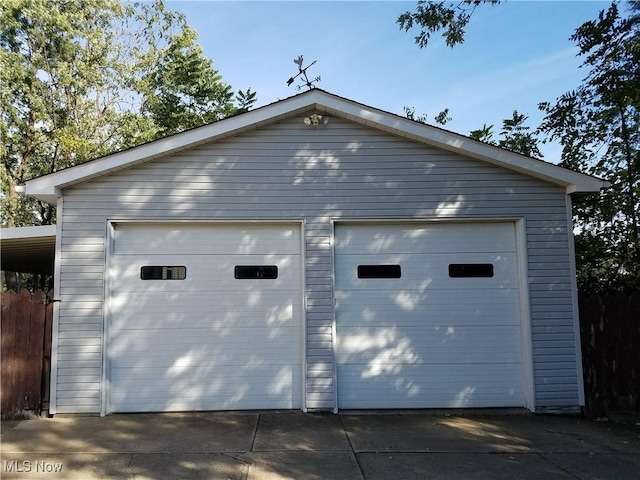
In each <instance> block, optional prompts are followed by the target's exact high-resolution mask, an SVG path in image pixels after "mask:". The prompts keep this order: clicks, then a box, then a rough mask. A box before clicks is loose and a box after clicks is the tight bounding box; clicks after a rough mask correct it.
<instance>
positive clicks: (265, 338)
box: [107, 223, 303, 412]
mask: <svg viewBox="0 0 640 480" xmlns="http://www.w3.org/2000/svg"><path fill="white" fill-rule="evenodd" d="M112 237H113V239H112V240H113V249H112V255H111V259H110V276H109V277H110V279H111V281H110V284H109V292H110V305H109V308H110V312H109V319H108V324H107V356H108V358H107V361H108V372H109V385H110V388H109V390H108V397H109V398H108V405H109V411H112V412H143V411H154V412H158V411H181V410H243V409H258V408H283V409H291V408H300V407H301V403H302V401H301V393H302V371H301V362H302V335H303V333H302V321H301V318H302V315H301V296H302V294H301V281H300V278H301V275H300V269H301V262H300V226H299V225H280V224H223V225H220V224H207V223H202V224H184V223H176V224H162V223H159V224H153V223H147V224H145V223H118V224H115V225H114V227H113V233H112Z"/></svg>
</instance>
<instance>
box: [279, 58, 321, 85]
mask: <svg viewBox="0 0 640 480" xmlns="http://www.w3.org/2000/svg"><path fill="white" fill-rule="evenodd" d="M302 62H303V59H302V55H300V56H298V58H296V59H294V60H293V63H295V64H296V65H298V73H297V74H296V75H295V76H294V77H291V78H289V80H287V85H288V86H291V84H292V83H293V82H294V81H295V79H296V78H298V77H299V76H301V75H302V80H303V83H302V85H296V88H297V89H298V90H302V89H303V88H304V87H305V86H306V87H307V88H308V89H309V90H311V89H313V88H314V86H313V84H314V83H318V82H319V81H320V77H319V76H317V77H316V78H314V79H313V80H309V77H307V69H308V68H309V67H311V66H312V65H313V64H314V63H316V60H314V61H313V62H311V63H310V64H309V65H307V66H306V67H304V68H302Z"/></svg>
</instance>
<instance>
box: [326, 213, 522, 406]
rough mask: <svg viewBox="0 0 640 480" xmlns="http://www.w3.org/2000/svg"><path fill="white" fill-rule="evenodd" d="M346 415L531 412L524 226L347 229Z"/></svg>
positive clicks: (341, 304)
mask: <svg viewBox="0 0 640 480" xmlns="http://www.w3.org/2000/svg"><path fill="white" fill-rule="evenodd" d="M335 265H336V267H335V268H336V326H337V342H336V343H337V346H336V348H337V363H338V403H339V407H340V408H343V409H349V408H453V407H455V408H459V407H506V406H524V405H525V398H524V391H523V389H524V381H523V378H524V375H523V371H524V370H523V353H522V351H523V349H522V343H523V342H522V327H521V320H520V303H519V296H520V292H519V285H518V283H519V282H518V279H519V276H518V266H517V253H516V232H515V225H514V224H513V223H495V224H484V223H469V224H432V225H419V226H417V225H415V224H414V225H355V226H348V225H342V226H337V227H336V250H335Z"/></svg>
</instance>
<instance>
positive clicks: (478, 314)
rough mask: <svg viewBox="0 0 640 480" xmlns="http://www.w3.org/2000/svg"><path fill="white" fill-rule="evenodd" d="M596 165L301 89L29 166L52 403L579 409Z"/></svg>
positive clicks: (101, 407)
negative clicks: (49, 238)
mask: <svg viewBox="0 0 640 480" xmlns="http://www.w3.org/2000/svg"><path fill="white" fill-rule="evenodd" d="M606 184H607V182H604V181H603V180H601V179H598V178H595V177H590V176H587V175H583V174H580V173H576V172H572V171H570V170H567V169H564V168H561V167H559V166H557V165H554V164H552V163H546V162H543V161H540V160H537V159H534V158H529V157H526V156H523V155H520V154H517V153H514V152H510V151H507V150H504V149H501V148H499V147H497V146H494V145H489V144H486V143H482V142H478V141H476V140H473V139H471V138H469V137H465V136H463V135H459V134H456V133H454V132H448V131H446V130H443V129H441V128H436V127H432V126H429V125H425V124H422V123H420V122H415V121H412V120H409V119H407V118H404V117H402V116H398V115H394V114H392V113H389V112H385V111H383V110H380V109H377V108H375V107H371V106H368V105H364V104H361V103H358V102H355V101H353V100H349V99H346V98H343V97H340V96H337V95H333V94H331V93H328V92H324V91H321V90H318V89H314V90H312V91H309V92H304V93H301V94H299V95H296V96H293V97H291V98H288V99H284V100H280V101H277V102H275V103H272V104H269V105H265V106H264V107H261V108H257V109H255V110H252V111H249V112H246V113H243V114H241V115H236V116H233V117H230V118H226V119H224V120H221V121H218V122H214V123H212V124H209V125H205V126H202V127H200V128H195V129H191V130H187V131H185V132H182V133H179V134H176V135H172V136H169V137H166V138H162V139H158V140H156V141H153V142H149V143H147V144H144V145H140V146H138V147H135V148H132V149H128V150H124V151H122V152H116V153H113V154H111V155H108V156H105V157H101V158H97V159H94V160H93V161H89V162H85V163H83V164H80V165H77V166H75V167H72V168H67V169H63V170H60V171H57V172H55V173H52V174H49V175H44V176H42V177H39V178H36V179H33V180H30V181H28V182H27V183H26V185H25V193H26V194H27V195H29V196H31V197H33V198H36V199H38V200H39V201H43V202H49V203H51V204H54V205H56V207H57V215H56V216H57V219H58V224H57V226H56V232H55V233H56V235H55V237H56V252H55V266H54V272H53V273H54V283H55V285H56V300H58V301H56V302H55V303H54V306H53V310H54V313H53V328H52V353H51V404H50V413H52V414H58V413H64V414H66V413H86V414H101V415H107V414H109V413H111V412H134V411H180V410H209V409H211V410H228V409H254V408H257V409H288V408H291V409H298V408H299V409H302V410H303V411H333V412H337V411H339V410H340V409H359V408H362V409H364V408H372V409H373V408H381V409H392V408H445V407H525V408H527V409H529V410H532V411H542V412H544V411H566V412H576V411H579V409H580V407H581V406H582V405H584V389H583V386H584V385H583V376H582V368H581V363H580V362H581V352H580V330H579V321H578V303H577V292H576V280H575V262H574V257H575V255H574V246H573V237H572V231H573V225H572V221H571V220H572V216H571V212H572V198H573V197H580V198H581V197H582V196H583V195H588V194H597V192H599V191H600V189H601V188H602V187H603V186H605V185H606Z"/></svg>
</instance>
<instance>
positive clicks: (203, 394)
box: [112, 365, 301, 411]
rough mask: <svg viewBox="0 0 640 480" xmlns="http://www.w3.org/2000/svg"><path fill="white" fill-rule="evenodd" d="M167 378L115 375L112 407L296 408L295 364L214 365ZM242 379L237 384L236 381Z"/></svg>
mask: <svg viewBox="0 0 640 480" xmlns="http://www.w3.org/2000/svg"><path fill="white" fill-rule="evenodd" d="M210 370H213V367H210V366H207V365H205V366H202V367H201V368H199V369H192V370H188V371H182V372H180V374H179V375H177V374H175V375H166V372H165V371H164V370H163V369H155V371H154V369H147V370H146V371H145V372H144V373H145V374H146V375H145V376H144V378H147V379H149V380H147V381H145V380H144V379H142V380H141V379H140V378H138V377H139V376H138V375H130V374H129V373H128V372H127V371H126V369H122V370H118V369H116V370H115V371H114V380H115V383H116V385H117V389H116V390H115V391H114V392H113V393H112V403H113V404H114V405H115V406H116V407H117V408H118V409H119V410H120V411H185V410H206V409H210V408H211V405H217V406H218V408H219V409H221V410H229V409H257V408H260V409H262V408H297V407H298V406H299V405H300V393H294V394H293V395H292V393H291V392H292V391H294V392H300V391H301V380H300V379H301V371H300V366H299V365H295V366H291V365H251V366H244V367H242V366H235V365H233V366H215V379H214V380H210V379H211V377H212V375H211V371H210ZM239 378H241V379H242V380H241V381H238V379H239Z"/></svg>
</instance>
